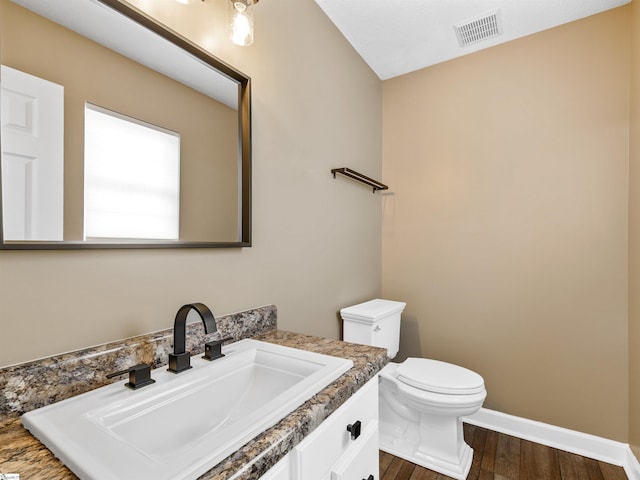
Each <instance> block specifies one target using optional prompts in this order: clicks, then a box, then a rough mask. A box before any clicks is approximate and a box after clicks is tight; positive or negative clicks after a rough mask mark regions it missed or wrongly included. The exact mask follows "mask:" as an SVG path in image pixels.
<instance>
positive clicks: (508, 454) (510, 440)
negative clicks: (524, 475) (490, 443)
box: [493, 433, 520, 480]
mask: <svg viewBox="0 0 640 480" xmlns="http://www.w3.org/2000/svg"><path fill="white" fill-rule="evenodd" d="M493 473H494V476H495V477H496V480H505V479H506V480H520V439H519V438H516V437H512V436H511V435H506V434H504V433H501V434H499V435H498V444H497V446H496V461H495V465H494V469H493Z"/></svg>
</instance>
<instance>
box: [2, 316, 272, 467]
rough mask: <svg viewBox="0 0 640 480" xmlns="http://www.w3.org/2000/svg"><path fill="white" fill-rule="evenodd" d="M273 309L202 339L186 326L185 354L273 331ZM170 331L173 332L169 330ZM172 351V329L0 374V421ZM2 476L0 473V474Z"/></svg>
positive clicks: (226, 321) (221, 321)
mask: <svg viewBox="0 0 640 480" xmlns="http://www.w3.org/2000/svg"><path fill="white" fill-rule="evenodd" d="M276 319H277V309H276V307H275V305H268V306H264V307H259V308H255V309H251V310H246V311H244V312H239V313H233V314H229V315H224V316H220V317H218V318H216V325H217V328H218V331H217V332H216V333H212V334H209V335H205V333H204V327H203V326H202V322H198V323H190V324H188V325H187V350H188V351H190V352H191V354H192V355H196V354H199V353H202V352H203V351H204V343H205V342H208V341H211V340H217V339H221V338H227V337H230V338H232V339H233V340H234V341H237V340H241V339H243V338H248V337H254V336H256V335H258V334H260V333H264V332H267V331H269V330H274V329H275V328H276ZM172 327H173V326H172ZM172 351H173V328H168V329H166V330H161V331H159V332H154V333H150V334H146V335H140V336H137V337H132V338H128V339H125V340H120V341H116V342H111V343H106V344H103V345H98V346H96V347H90V348H86V349H82V350H77V351H75V352H70V353H65V354H62V355H56V356H53V357H48V358H44V359H41V360H34V361H32V362H27V363H22V364H19V365H13V366H10V367H5V368H2V369H0V418H1V419H4V418H6V417H15V416H19V415H22V414H23V413H25V412H28V411H30V410H33V409H36V408H39V407H43V406H45V405H49V404H51V403H55V402H59V401H60V400H64V399H66V398H69V397H73V396H75V395H78V394H80V393H84V392H87V391H89V390H93V389H95V388H98V387H101V386H103V385H107V384H109V383H113V382H114V381H120V380H121V378H114V379H110V380H108V379H107V378H106V375H107V374H109V373H112V372H116V371H119V370H123V369H125V368H128V367H131V366H133V365H136V364H138V363H147V364H150V365H153V368H158V367H161V366H163V365H166V364H167V362H168V355H169V353H171V352H172ZM0 471H1V470H0Z"/></svg>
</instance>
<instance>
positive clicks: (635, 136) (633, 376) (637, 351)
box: [629, 1, 640, 459]
mask: <svg viewBox="0 0 640 480" xmlns="http://www.w3.org/2000/svg"><path fill="white" fill-rule="evenodd" d="M630 10H631V102H630V105H631V112H630V119H631V122H630V124H631V128H630V148H629V443H630V444H631V448H632V450H633V451H634V453H635V454H636V457H637V458H638V459H640V4H639V3H638V2H637V1H635V2H633V3H632V4H631V8H630Z"/></svg>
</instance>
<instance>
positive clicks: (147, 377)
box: [106, 363, 156, 390]
mask: <svg viewBox="0 0 640 480" xmlns="http://www.w3.org/2000/svg"><path fill="white" fill-rule="evenodd" d="M127 373H128V374H129V382H128V383H125V384H124V386H125V387H129V388H131V389H132V390H137V389H138V388H142V387H146V386H147V385H151V384H152V383H156V381H155V380H154V379H152V378H151V366H149V365H147V364H146V363H140V364H138V365H134V366H133V367H131V368H128V369H126V370H120V371H118V372H113V373H109V374H108V375H107V376H106V377H107V378H113V377H117V376H120V375H125V374H127Z"/></svg>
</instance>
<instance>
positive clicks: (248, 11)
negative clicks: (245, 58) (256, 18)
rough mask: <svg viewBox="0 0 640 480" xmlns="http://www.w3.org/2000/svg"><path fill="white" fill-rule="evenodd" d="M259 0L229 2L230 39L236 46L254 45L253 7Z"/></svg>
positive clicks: (233, 0)
mask: <svg viewBox="0 0 640 480" xmlns="http://www.w3.org/2000/svg"><path fill="white" fill-rule="evenodd" d="M256 3H258V0H229V38H230V39H231V41H232V42H233V43H235V44H236V45H240V46H241V47H247V46H249V45H251V44H252V43H253V8H252V7H253V6H254V5H255V4H256Z"/></svg>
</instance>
